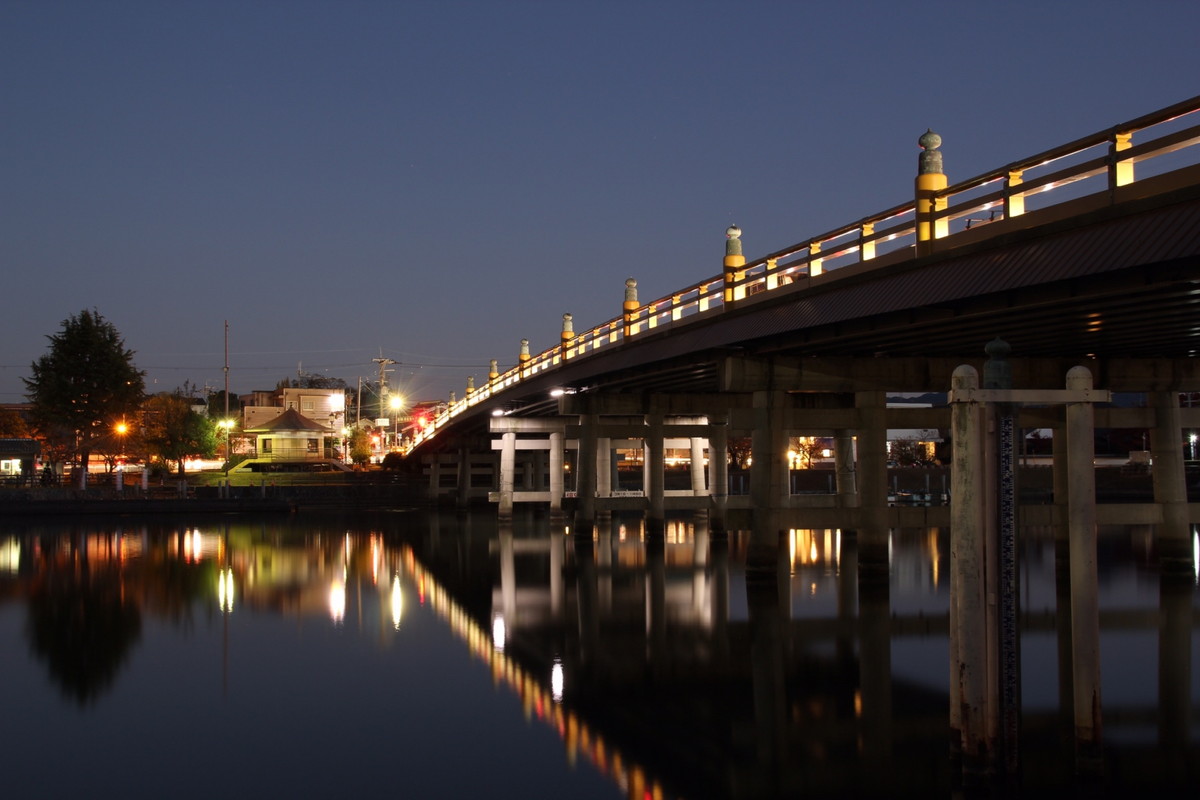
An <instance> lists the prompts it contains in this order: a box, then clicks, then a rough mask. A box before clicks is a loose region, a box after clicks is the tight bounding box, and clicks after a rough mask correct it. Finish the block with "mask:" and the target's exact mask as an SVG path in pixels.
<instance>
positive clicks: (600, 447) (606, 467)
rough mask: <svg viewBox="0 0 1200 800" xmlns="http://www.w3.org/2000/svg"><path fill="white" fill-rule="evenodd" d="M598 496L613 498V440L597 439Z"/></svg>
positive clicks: (606, 438) (605, 437)
mask: <svg viewBox="0 0 1200 800" xmlns="http://www.w3.org/2000/svg"><path fill="white" fill-rule="evenodd" d="M596 496H597V497H612V439H610V438H608V437H607V436H600V437H598V438H597V439H596Z"/></svg>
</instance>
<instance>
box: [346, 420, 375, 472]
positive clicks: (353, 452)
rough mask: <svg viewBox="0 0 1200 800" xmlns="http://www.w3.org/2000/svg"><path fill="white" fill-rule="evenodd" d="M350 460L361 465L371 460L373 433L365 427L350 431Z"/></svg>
mask: <svg viewBox="0 0 1200 800" xmlns="http://www.w3.org/2000/svg"><path fill="white" fill-rule="evenodd" d="M350 460H351V461H352V462H354V464H355V465H356V466H360V467H361V466H363V465H364V464H366V463H367V462H368V461H370V460H371V434H369V433H368V432H367V431H366V430H364V429H363V428H359V427H356V428H353V429H352V430H351V431H350Z"/></svg>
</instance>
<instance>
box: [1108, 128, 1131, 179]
mask: <svg viewBox="0 0 1200 800" xmlns="http://www.w3.org/2000/svg"><path fill="white" fill-rule="evenodd" d="M1131 147H1133V134H1132V133H1114V134H1113V138H1112V142H1111V144H1109V148H1108V154H1109V158H1110V159H1111V161H1112V164H1111V165H1110V166H1109V168H1108V186H1109V189H1115V188H1117V187H1118V186H1128V185H1129V184H1131V183H1133V161H1131V160H1130V159H1128V158H1126V159H1123V160H1118V159H1119V158H1120V154H1121V152H1122V151H1125V150H1128V149H1129V148H1131Z"/></svg>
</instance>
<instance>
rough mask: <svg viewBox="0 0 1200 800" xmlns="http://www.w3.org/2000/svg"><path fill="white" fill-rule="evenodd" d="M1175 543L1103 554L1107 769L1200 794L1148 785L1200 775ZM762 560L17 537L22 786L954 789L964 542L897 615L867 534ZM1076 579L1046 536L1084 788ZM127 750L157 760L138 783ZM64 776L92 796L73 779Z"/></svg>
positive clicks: (1033, 566)
mask: <svg viewBox="0 0 1200 800" xmlns="http://www.w3.org/2000/svg"><path fill="white" fill-rule="evenodd" d="M1147 535H1148V534H1147V531H1146V530H1145V529H1105V530H1104V531H1103V532H1102V537H1101V546H1100V581H1101V598H1100V599H1101V624H1102V659H1103V660H1102V665H1101V675H1102V679H1103V687H1102V688H1103V700H1104V704H1105V732H1104V735H1105V742H1106V745H1107V746H1108V747H1110V748H1113V749H1114V758H1116V759H1117V760H1118V761H1119V763H1120V764H1121V765H1122V770H1123V772H1122V776H1123V777H1124V778H1125V779H1126V780H1130V785H1140V784H1141V783H1143V782H1149V783H1152V784H1156V785H1157V784H1161V782H1162V781H1163V780H1164V779H1165V778H1167V777H1171V779H1172V781H1173V783H1172V784H1171V785H1173V786H1175V787H1179V786H1183V787H1186V788H1196V787H1200V779H1198V778H1197V774H1196V773H1195V772H1192V771H1189V770H1194V769H1195V768H1194V767H1187V766H1184V767H1182V768H1180V767H1179V766H1178V763H1179V759H1176V760H1175V761H1172V762H1171V763H1172V764H1173V765H1174V766H1173V767H1172V768H1173V769H1175V770H1176V772H1174V773H1171V775H1170V776H1168V775H1167V774H1166V773H1165V772H1164V773H1156V774H1151V775H1138V774H1137V773H1136V772H1131V770H1133V769H1134V768H1135V767H1136V766H1137V765H1139V764H1142V763H1143V762H1145V763H1153V764H1159V765H1161V764H1162V760H1161V758H1158V759H1157V760H1156V759H1154V758H1151V757H1150V756H1149V755H1148V753H1149V752H1152V751H1156V750H1158V749H1161V750H1164V751H1168V752H1171V753H1175V754H1177V755H1178V754H1183V755H1184V756H1186V757H1185V758H1183V759H1182V761H1183V762H1184V763H1185V764H1186V762H1187V761H1188V759H1189V758H1190V761H1191V763H1193V764H1194V763H1197V759H1196V758H1195V757H1194V756H1196V755H1197V753H1196V748H1197V724H1196V719H1197V699H1198V698H1200V677H1198V674H1197V670H1196V667H1195V665H1196V664H1197V662H1198V660H1200V651H1198V650H1197V642H1198V641H1200V640H1198V638H1197V624H1196V618H1197V613H1196V609H1197V591H1196V582H1195V581H1194V580H1192V581H1190V582H1189V584H1188V586H1187V587H1186V588H1185V589H1183V590H1182V592H1181V591H1180V590H1179V587H1174V588H1173V589H1171V588H1170V587H1162V589H1161V590H1160V581H1159V579H1158V574H1157V571H1156V568H1155V565H1154V560H1153V557H1152V555H1151V552H1152V548H1151V547H1150V546H1149V545H1148V541H1150V540H1149V539H1147ZM751 539H752V537H751V535H750V534H749V533H747V532H735V533H732V534H730V535H729V537H728V539H722V538H720V537H714V536H712V535H711V534H710V532H709V531H708V529H707V524H706V522H705V521H704V520H703V518H696V519H692V518H690V517H689V518H686V519H673V520H671V521H670V523H669V524H668V525H667V527H666V531H665V533H664V535H663V537H662V540H661V542H658V541H656V540H654V539H653V538H652V537H650V538H648V537H647V534H646V527H645V525H644V522H643V520H641V519H639V518H637V517H629V518H625V517H619V518H616V519H614V520H613V522H612V524H611V525H608V526H605V525H602V526H600V529H599V532H598V533H597V535H596V536H595V538H594V541H592V542H578V541H577V540H576V537H574V536H572V535H571V534H570V533H569V529H564V528H561V527H557V526H556V525H554V524H552V523H551V521H550V520H548V519H547V518H545V517H540V516H536V517H535V516H530V517H525V518H521V519H520V520H518V522H517V523H516V524H515V525H514V526H513V527H512V528H504V529H501V528H499V527H498V525H497V523H496V521H495V518H494V516H493V515H492V514H491V513H487V512H481V513H477V514H473V515H469V516H461V517H460V516H454V515H445V514H435V515H430V516H428V517H426V516H424V515H419V514H411V515H403V514H390V515H378V516H365V515H364V516H338V517H329V518H324V517H312V518H305V517H299V518H297V517H291V518H279V519H277V518H269V519H265V520H246V519H231V520H224V519H222V520H218V521H217V522H215V523H214V522H196V521H194V520H193V521H191V522H189V523H188V524H187V525H178V524H174V523H162V522H158V521H155V522H146V523H144V524H143V523H134V524H132V525H131V524H128V523H127V522H124V521H123V522H121V523H115V524H114V523H110V522H108V521H105V520H97V521H96V522H95V524H85V525H77V524H74V525H72V524H53V523H51V524H44V523H38V524H36V525H29V526H27V527H26V528H25V529H21V528H18V527H16V526H14V525H13V524H11V523H10V524H9V525H8V527H7V529H6V530H5V531H2V532H0V675H3V676H4V681H3V682H2V688H0V707H2V708H7V709H13V710H14V713H13V714H9V715H6V721H5V722H4V723H3V728H0V730H3V732H4V736H3V740H2V744H3V746H4V752H5V753H6V755H7V757H8V759H9V763H10V764H12V765H15V771H14V770H13V769H10V770H9V771H10V776H9V779H8V780H9V784H8V785H9V786H15V787H16V788H17V789H21V790H24V791H36V793H38V794H46V795H52V794H65V793H68V792H80V793H94V792H95V790H96V789H97V788H98V787H103V786H109V787H111V786H114V785H116V783H114V782H120V784H121V785H122V786H123V787H124V791H125V793H126V794H127V795H128V796H147V797H148V796H161V795H162V794H163V792H162V791H161V785H162V783H163V782H166V783H167V784H169V785H170V786H171V791H170V792H168V794H172V795H174V796H201V795H205V794H211V793H213V792H216V791H219V790H220V788H221V787H222V786H224V785H225V783H224V781H223V780H222V779H221V776H219V775H218V774H217V773H216V772H214V773H212V774H211V775H209V774H207V773H204V771H200V772H201V773H204V774H197V771H196V770H195V768H194V763H193V762H194V753H191V752H189V748H187V747H182V746H179V745H181V744H183V743H185V742H190V743H193V744H194V745H196V746H198V747H202V748H203V751H204V752H206V753H207V756H208V757H207V758H206V761H208V762H210V763H222V764H224V765H226V766H227V767H228V768H230V769H233V770H235V771H238V772H239V773H242V772H244V773H245V775H244V776H243V782H242V783H241V784H240V786H241V787H242V789H240V790H239V794H240V793H246V792H248V791H250V790H253V789H255V788H257V789H258V790H260V791H264V792H269V793H271V794H292V795H300V794H303V795H309V794H313V793H315V792H317V791H322V790H325V791H329V792H334V793H337V794H339V795H342V794H346V793H347V792H349V791H361V792H367V791H383V790H386V789H388V788H389V787H392V788H394V786H395V785H396V779H397V770H396V768H395V765H396V764H403V765H405V766H406V767H407V768H406V769H405V770H403V777H404V780H405V786H406V787H408V788H410V789H412V792H411V793H413V794H416V795H418V796H462V795H465V794H482V793H485V792H486V793H487V794H488V795H490V796H492V797H500V798H503V797H540V796H549V795H551V794H564V795H569V796H572V797H601V798H603V797H631V798H632V797H636V798H642V797H646V796H649V797H733V796H764V797H766V796H775V795H781V794H788V793H791V792H794V791H799V790H803V791H805V792H806V793H807V794H809V795H811V796H837V795H840V794H844V793H847V792H857V793H859V794H864V795H866V794H878V795H880V796H889V795H890V796H894V795H896V794H898V793H900V792H899V790H897V788H896V787H897V786H902V787H905V791H904V792H903V793H907V794H910V795H912V796H923V795H924V796H927V795H928V794H929V793H934V794H945V793H946V792H948V791H949V788H950V785H951V778H950V775H951V769H950V765H949V763H948V753H947V747H946V739H947V733H948V724H947V708H946V706H947V703H948V699H947V682H948V675H947V673H948V663H949V658H948V644H947V630H948V604H949V579H948V573H949V538H948V532H947V531H946V530H909V529H904V530H895V531H892V532H891V536H890V543H889V547H888V549H887V558H888V561H889V580H888V582H887V586H886V587H883V589H882V590H881V589H880V587H878V586H874V587H869V586H862V585H859V582H858V579H857V572H856V570H857V561H858V557H859V555H858V547H857V542H856V537H855V534H853V533H852V532H846V531H841V530H839V529H820V530H808V529H795V530H791V531H788V532H787V533H786V534H785V535H784V536H783V537H782V538H781V540H780V542H779V545H780V549H779V551H778V554H777V555H778V560H777V562H776V564H775V567H774V568H772V569H774V570H775V574H776V576H777V578H778V580H777V581H775V580H774V579H770V578H768V579H767V582H766V583H765V584H764V583H763V581H764V578H763V575H764V574H770V572H771V570H770V569H769V570H768V571H767V573H761V572H755V573H753V574H752V575H751V576H750V577H749V578H748V573H747V570H746V562H747V558H748V556H749V554H750V551H751V543H752V542H751ZM1196 546H1197V544H1196V539H1195V538H1194V540H1193V548H1195V547H1196ZM1058 574H1059V573H1058V571H1057V570H1056V566H1055V544H1054V534H1053V532H1052V531H1040V530H1030V531H1026V532H1024V533H1023V537H1022V545H1021V613H1022V631H1023V632H1022V638H1021V665H1022V675H1023V683H1022V690H1021V697H1022V706H1023V709H1024V712H1025V726H1026V729H1027V733H1028V735H1027V736H1026V735H1025V734H1024V733H1023V741H1025V742H1026V743H1027V747H1031V748H1032V747H1034V746H1035V745H1036V747H1037V748H1046V747H1049V749H1050V751H1051V752H1058V753H1059V755H1060V756H1061V761H1062V762H1063V764H1059V765H1057V766H1056V765H1055V759H1054V758H1046V757H1045V756H1044V754H1042V753H1041V752H1040V751H1039V752H1038V753H1037V754H1031V757H1030V759H1029V762H1030V764H1031V768H1030V769H1031V772H1033V771H1036V776H1037V777H1036V780H1038V781H1041V782H1042V783H1041V784H1040V785H1051V786H1054V785H1062V784H1064V783H1066V782H1069V780H1070V768H1069V761H1070V749H1069V746H1066V748H1065V749H1064V745H1063V742H1064V741H1067V742H1068V745H1069V731H1063V730H1062V726H1061V724H1060V723H1061V722H1062V719H1063V713H1062V709H1061V708H1060V701H1059V696H1060V694H1061V693H1062V680H1063V676H1062V675H1061V674H1060V670H1059V666H1058V665H1059V660H1060V652H1061V649H1062V640H1061V629H1062V628H1061V626H1060V625H1058V624H1057V622H1056V609H1057V607H1058V596H1059V593H1060V587H1059V584H1058V583H1056V576H1057V575H1058ZM1181 608H1182V609H1183V612H1182V618H1183V619H1185V622H1184V624H1183V626H1182V628H1180V626H1179V622H1178V620H1179V619H1180V618H1181V617H1180V609H1181ZM1168 615H1169V616H1170V619H1171V620H1174V622H1173V623H1171V624H1173V625H1174V627H1173V628H1171V631H1172V633H1171V634H1170V637H1174V638H1170V637H1169V636H1168V634H1166V633H1160V631H1166V630H1167V629H1168ZM1181 631H1182V632H1181ZM1164 637H1167V638H1164ZM1180 638H1182V639H1183V641H1175V639H1180ZM1180 703H1182V704H1183V711H1182V713H1180V711H1179V710H1178V705H1179V704H1180ZM16 712H20V713H16ZM16 720H21V722H20V723H19V724H18V723H16V722H15V721H16ZM1067 721H1068V723H1069V716H1068V717H1067ZM109 737H112V740H120V741H122V742H124V743H127V744H129V745H131V746H134V747H135V748H140V752H142V754H143V758H142V759H141V762H145V763H146V764H147V766H146V768H145V769H142V768H140V767H139V770H138V773H139V777H138V781H137V782H135V784H134V785H132V786H128V785H126V784H125V783H124V779H121V778H118V777H116V776H110V775H109V769H108V766H107V762H106V760H105V758H104V756H103V753H104V749H103V748H98V747H97V746H96V745H97V743H98V742H104V741H109V740H110V738H109ZM168 743H170V744H168ZM1047 743H1049V744H1047ZM64 749H67V750H69V752H71V753H72V754H73V756H72V757H73V759H74V761H75V764H76V766H77V767H78V768H77V769H73V770H69V771H55V770H49V771H47V770H46V768H45V765H46V764H47V760H46V759H47V756H46V754H47V753H51V752H56V751H62V750H64ZM76 754H77V755H76ZM264 754H265V755H272V754H273V755H275V756H276V757H277V758H278V760H277V761H273V760H272V759H271V758H265V759H264V757H263V756H264ZM141 762H140V763H141ZM389 764H390V765H393V766H391V767H389V768H385V769H376V768H375V766H374V765H389ZM294 765H298V766H294ZM315 765H321V766H320V768H316V767H315ZM468 765H473V766H468ZM481 765H487V769H483V768H482V766H481ZM1180 769H1182V770H1183V771H1182V772H1179V770H1180ZM314 773H320V774H314ZM182 775H187V776H188V777H187V779H186V780H185V781H183V782H182V783H180V776H182ZM335 776H337V777H335ZM1131 776H1132V779H1131ZM1031 780H1033V778H1031ZM155 781H158V783H155Z"/></svg>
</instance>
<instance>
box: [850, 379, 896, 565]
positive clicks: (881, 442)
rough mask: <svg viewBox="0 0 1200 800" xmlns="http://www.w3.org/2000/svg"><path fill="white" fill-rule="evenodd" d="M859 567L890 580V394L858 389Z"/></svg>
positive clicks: (856, 397) (856, 396) (856, 400)
mask: <svg viewBox="0 0 1200 800" xmlns="http://www.w3.org/2000/svg"><path fill="white" fill-rule="evenodd" d="M854 402H855V405H856V406H857V407H858V417H859V429H858V474H857V484H858V490H859V495H858V505H859V507H860V508H861V509H862V511H861V518H860V526H859V531H858V570H859V574H860V575H862V576H863V577H864V578H865V579H869V580H881V581H886V580H888V537H889V536H890V530H889V529H888V526H887V522H886V519H887V496H888V485H887V416H886V415H887V397H886V395H885V394H884V392H878V391H872V392H858V393H856V395H855V400H854Z"/></svg>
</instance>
